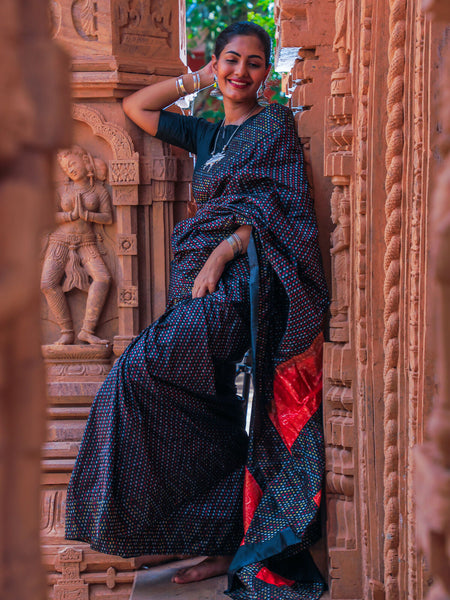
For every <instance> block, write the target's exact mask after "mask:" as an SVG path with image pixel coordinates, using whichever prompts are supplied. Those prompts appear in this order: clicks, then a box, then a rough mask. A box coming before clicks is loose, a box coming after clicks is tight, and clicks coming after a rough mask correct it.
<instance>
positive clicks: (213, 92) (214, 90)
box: [209, 75, 222, 98]
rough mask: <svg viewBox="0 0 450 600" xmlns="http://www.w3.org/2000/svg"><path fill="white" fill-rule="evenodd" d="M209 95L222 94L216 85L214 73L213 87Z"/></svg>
mask: <svg viewBox="0 0 450 600" xmlns="http://www.w3.org/2000/svg"><path fill="white" fill-rule="evenodd" d="M209 95H210V96H212V97H213V98H220V96H221V95H222V92H221V91H220V89H219V86H218V85H217V75H214V87H213V89H212V90H211V91H210V92H209Z"/></svg>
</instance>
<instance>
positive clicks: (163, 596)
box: [130, 558, 229, 600]
mask: <svg viewBox="0 0 450 600" xmlns="http://www.w3.org/2000/svg"><path fill="white" fill-rule="evenodd" d="M199 560H201V559H198V558H195V559H190V560H183V561H177V562H173V563H167V564H165V565H160V566H157V567H151V568H150V569H141V570H139V571H137V573H136V579H135V582H134V587H133V591H132V594H131V598H130V600H181V599H183V600H226V598H227V596H225V595H224V594H223V593H222V592H223V591H224V590H225V589H226V587H227V577H226V576H222V577H214V578H212V579H207V580H206V581H199V582H197V583H189V584H186V585H179V584H177V583H172V582H171V581H170V579H171V577H172V575H173V574H174V573H175V572H176V571H177V570H178V569H181V567H184V566H190V565H194V564H195V563H196V562H199ZM228 600H229V599H228Z"/></svg>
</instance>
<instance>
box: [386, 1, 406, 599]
mask: <svg viewBox="0 0 450 600" xmlns="http://www.w3.org/2000/svg"><path fill="white" fill-rule="evenodd" d="M389 9H390V16H389V48H388V57H389V69H388V74H387V89H388V92H387V94H388V95H387V114H388V123H387V127H386V171H387V175H386V182H385V186H386V192H387V198H386V206H385V211H386V229H385V243H386V251H385V259H384V268H385V281H384V297H385V307H384V326H385V330H384V331H385V332H384V343H383V345H384V353H385V358H384V406H385V409H384V432H385V438H384V455H385V466H384V511H385V521H384V540H385V541H384V585H385V593H386V600H398V598H399V581H398V573H399V560H398V557H399V526H400V523H399V519H400V507H399V472H398V468H399V462H398V434H399V429H398V426H399V394H398V387H399V381H398V357H399V338H398V336H399V300H400V250H401V226H402V214H401V202H402V175H403V160H404V157H403V150H404V142H403V136H404V132H403V126H404V108H403V101H404V85H405V33H406V0H390V2H389Z"/></svg>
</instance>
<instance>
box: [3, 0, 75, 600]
mask: <svg viewBox="0 0 450 600" xmlns="http://www.w3.org/2000/svg"><path fill="white" fill-rule="evenodd" d="M0 34H1V35H0V48H1V50H0V53H1V56H2V60H1V63H0V131H1V135H0V206H1V209H0V215H1V216H0V272H1V278H0V422H1V427H0V556H1V557H0V596H1V597H2V598H14V599H15V600H30V599H31V598H33V599H36V600H43V598H44V597H45V588H44V578H43V572H42V567H41V560H40V558H41V557H40V550H39V476H40V468H39V460H40V450H41V444H42V442H43V438H44V412H45V384H44V371H43V365H42V358H41V353H40V323H39V252H40V237H41V236H42V234H43V231H44V229H45V228H47V227H48V226H49V224H50V223H51V220H52V212H53V189H52V181H51V159H52V154H53V152H54V151H55V150H56V148H57V147H59V146H60V145H63V144H67V143H69V141H70V109H69V94H68V77H67V67H68V64H67V61H66V59H65V56H64V54H63V52H61V51H60V50H59V49H58V48H57V47H56V46H55V44H54V43H52V42H51V41H50V38H49V35H48V16H47V2H46V0H2V2H1V3H0Z"/></svg>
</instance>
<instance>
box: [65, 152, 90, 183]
mask: <svg viewBox="0 0 450 600" xmlns="http://www.w3.org/2000/svg"><path fill="white" fill-rule="evenodd" d="M61 166H62V168H63V169H64V171H65V172H66V173H67V175H68V176H69V177H70V179H71V180H72V181H82V180H83V179H86V177H87V169H86V165H85V164H84V160H83V159H82V158H81V156H78V154H68V155H67V156H66V157H65V158H64V161H63V162H62V165H61Z"/></svg>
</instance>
